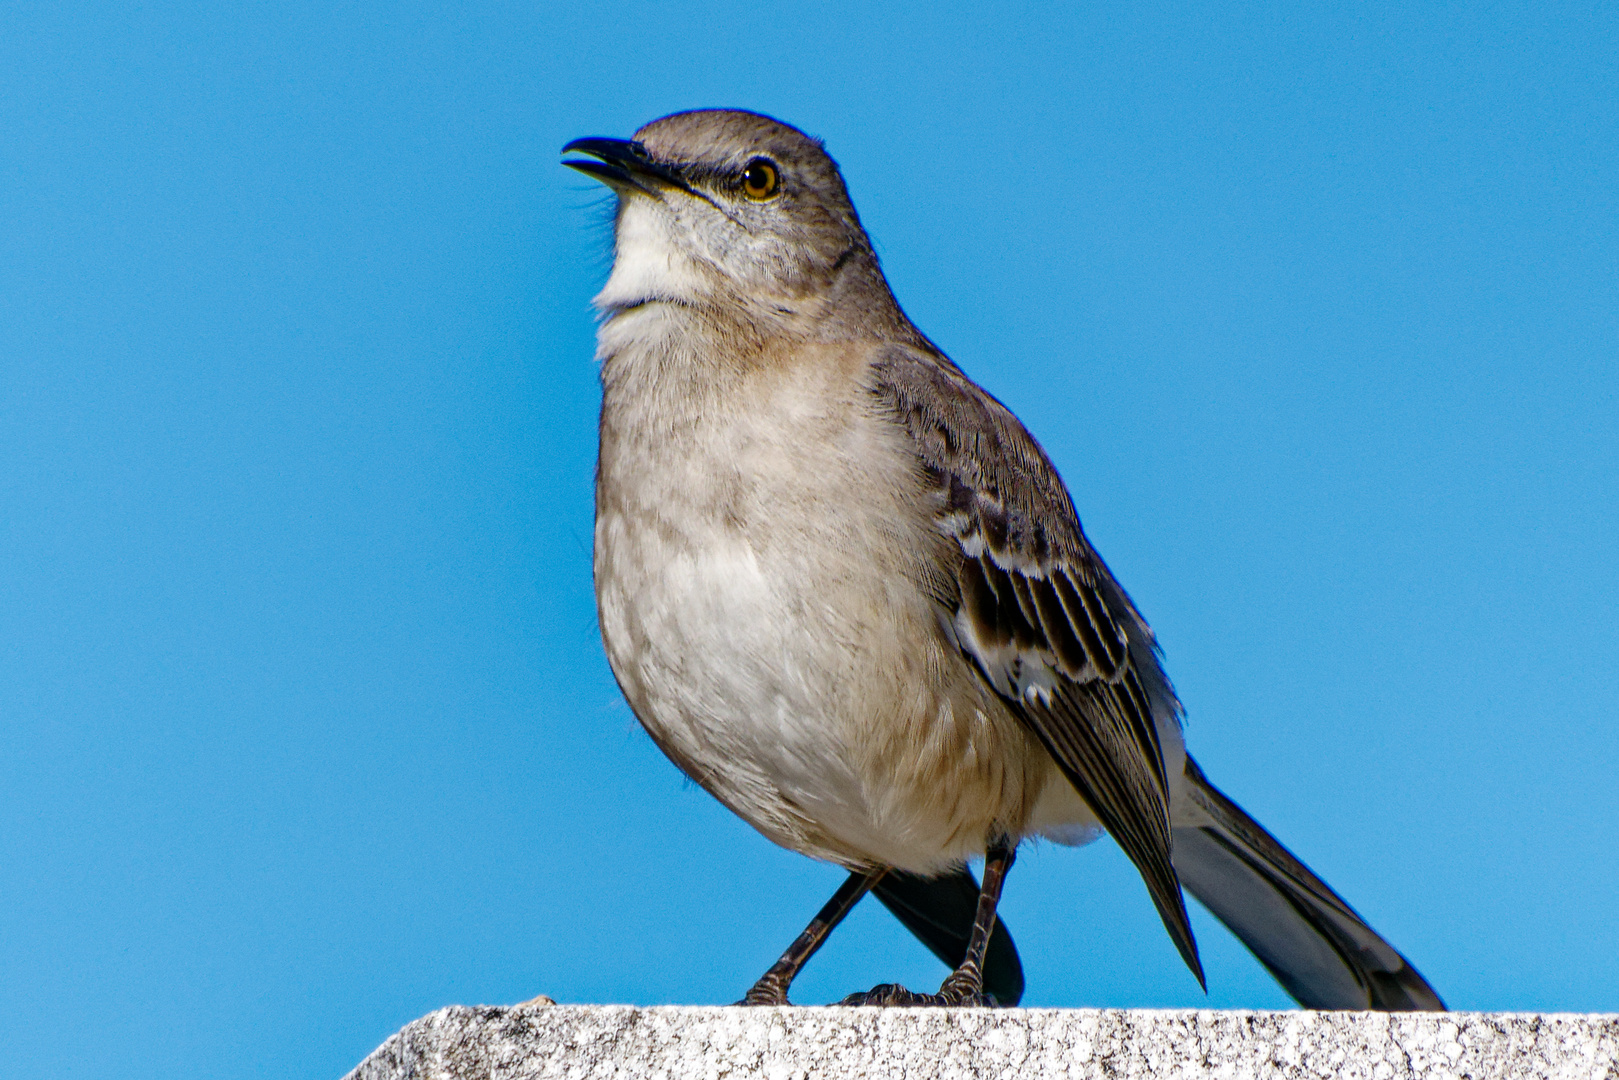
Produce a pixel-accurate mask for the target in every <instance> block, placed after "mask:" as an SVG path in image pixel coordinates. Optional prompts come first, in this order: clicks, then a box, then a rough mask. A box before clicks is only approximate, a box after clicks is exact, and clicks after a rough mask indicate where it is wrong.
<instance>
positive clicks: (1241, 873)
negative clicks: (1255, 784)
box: [1171, 755, 1445, 1011]
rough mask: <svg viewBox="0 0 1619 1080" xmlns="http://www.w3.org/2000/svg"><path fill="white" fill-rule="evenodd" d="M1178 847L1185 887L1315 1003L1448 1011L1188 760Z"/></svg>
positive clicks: (1291, 988) (1298, 995)
mask: <svg viewBox="0 0 1619 1080" xmlns="http://www.w3.org/2000/svg"><path fill="white" fill-rule="evenodd" d="M1186 795H1187V803H1186V805H1184V806H1177V807H1176V808H1175V828H1174V841H1173V846H1172V848H1171V851H1172V859H1173V862H1174V866H1175V872H1176V874H1177V875H1178V876H1179V877H1180V880H1181V884H1182V885H1184V886H1185V887H1186V888H1187V889H1189V890H1190V891H1191V893H1192V895H1193V896H1195V897H1197V899H1198V900H1200V901H1202V903H1203V906H1204V907H1206V908H1208V909H1209V910H1210V911H1211V912H1213V913H1214V916H1215V917H1216V918H1217V919H1219V920H1220V921H1221V922H1223V923H1225V925H1226V926H1227V927H1228V928H1229V929H1230V930H1231V932H1232V933H1234V934H1236V935H1237V937H1239V938H1241V939H1242V943H1243V944H1244V945H1246V946H1248V948H1249V949H1250V950H1251V951H1252V952H1253V954H1254V955H1255V956H1257V957H1258V958H1259V962H1260V963H1262V964H1264V965H1265V967H1266V968H1267V969H1269V971H1270V973H1271V974H1272V975H1274V976H1275V977H1276V981H1277V982H1279V983H1281V984H1282V989H1284V990H1286V991H1287V992H1288V993H1289V994H1291V995H1292V996H1293V999H1294V1000H1295V1001H1297V1002H1298V1003H1299V1004H1300V1005H1303V1006H1304V1007H1305V1008H1307V1009H1383V1010H1390V1011H1400V1010H1416V1009H1443V1008H1444V1007H1445V1003H1444V1002H1442V1001H1440V1000H1439V995H1438V994H1436V993H1434V990H1433V987H1431V986H1429V985H1428V983H1427V980H1425V979H1423V977H1422V976H1421V975H1420V974H1418V973H1417V970H1416V969H1415V968H1413V967H1412V966H1411V965H1410V963H1408V962H1407V961H1406V959H1405V957H1403V956H1401V955H1400V954H1399V952H1397V951H1396V950H1395V948H1394V946H1392V945H1390V944H1389V943H1388V942H1386V941H1384V940H1383V939H1382V937H1380V936H1379V935H1378V933H1377V931H1375V930H1373V929H1372V928H1371V927H1370V926H1367V925H1366V923H1365V921H1364V920H1363V919H1361V917H1360V916H1359V915H1356V914H1355V912H1354V909H1353V908H1351V907H1350V906H1349V905H1348V904H1346V903H1344V901H1343V898H1342V897H1340V896H1339V895H1338V894H1337V893H1335V892H1333V891H1332V890H1331V889H1330V888H1328V887H1327V884H1326V882H1324V881H1322V880H1321V879H1320V878H1318V877H1316V876H1315V875H1314V874H1313V873H1311V872H1310V868H1309V867H1307V866H1305V865H1304V864H1303V863H1301V862H1299V860H1298V859H1296V858H1294V857H1293V853H1292V852H1290V851H1288V850H1287V849H1286V848H1284V847H1283V846H1282V845H1281V844H1280V843H1279V842H1277V840H1276V838H1275V837H1273V836H1271V835H1270V833H1268V832H1266V831H1265V830H1264V828H1262V827H1261V826H1260V824H1259V823H1258V822H1257V821H1255V820H1254V819H1253V818H1251V817H1249V816H1248V815H1247V814H1245V813H1244V812H1243V810H1242V807H1240V806H1238V805H1237V804H1236V803H1234V802H1232V801H1231V800H1230V799H1228V798H1226V797H1225V796H1224V795H1222V794H1221V793H1220V792H1219V790H1217V789H1216V788H1215V787H1214V785H1213V784H1210V783H1209V782H1208V780H1207V779H1205V778H1204V776H1203V770H1201V769H1199V768H1198V767H1197V764H1196V762H1194V761H1193V760H1192V758H1191V756H1190V755H1188V756H1187V758H1186Z"/></svg>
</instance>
